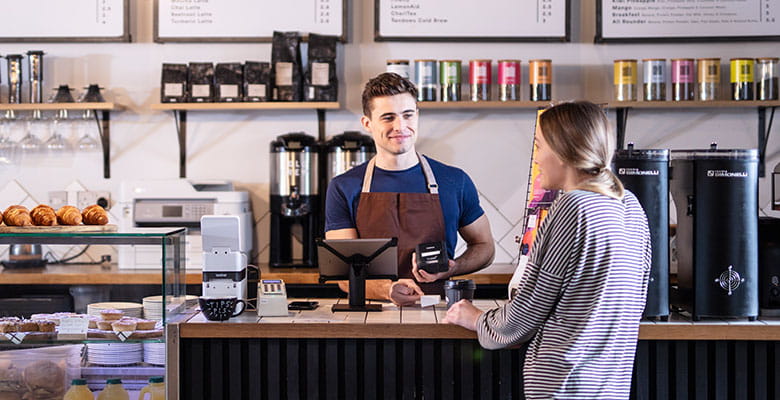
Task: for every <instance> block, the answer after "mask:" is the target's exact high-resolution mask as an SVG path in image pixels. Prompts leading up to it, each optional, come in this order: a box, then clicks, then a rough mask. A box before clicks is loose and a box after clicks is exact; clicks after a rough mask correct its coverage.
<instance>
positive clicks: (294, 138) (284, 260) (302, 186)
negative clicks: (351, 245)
mask: <svg viewBox="0 0 780 400" xmlns="http://www.w3.org/2000/svg"><path fill="white" fill-rule="evenodd" d="M318 151H319V146H318V145H317V140H316V139H315V138H314V137H312V136H309V135H306V134H305V133H303V132H296V133H289V134H286V135H281V136H279V137H277V138H276V140H274V141H273V142H271V157H270V160H271V169H270V170H271V188H270V192H271V198H270V203H271V235H270V236H271V246H270V255H269V265H270V266H271V267H315V266H316V265H317V245H316V243H315V238H316V236H317V235H318V232H319V223H318V218H319V211H320V210H319V208H320V198H319V192H318V187H319V185H318V184H317V180H318V176H319V175H318V164H317V163H318V160H319V158H318ZM294 243H295V244H296V245H297V243H300V246H301V251H300V256H298V254H297V252H295V251H293V247H294Z"/></svg>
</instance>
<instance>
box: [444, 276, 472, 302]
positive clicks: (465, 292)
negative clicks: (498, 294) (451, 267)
mask: <svg viewBox="0 0 780 400" xmlns="http://www.w3.org/2000/svg"><path fill="white" fill-rule="evenodd" d="M476 288H477V285H476V284H475V283H474V281H472V280H471V279H453V280H449V281H447V282H444V297H445V298H446V299H447V308H450V307H452V305H453V304H455V303H457V302H458V301H460V300H461V299H466V300H474V290H475V289H476Z"/></svg>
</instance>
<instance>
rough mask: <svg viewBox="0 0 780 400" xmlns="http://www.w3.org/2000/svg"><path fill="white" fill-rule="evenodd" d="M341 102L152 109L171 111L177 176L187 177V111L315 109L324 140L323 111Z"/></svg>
mask: <svg viewBox="0 0 780 400" xmlns="http://www.w3.org/2000/svg"><path fill="white" fill-rule="evenodd" d="M339 108H341V104H339V102H337V101H332V102H257V103H157V104H152V110H162V111H172V112H173V118H174V121H175V123H176V133H177V135H178V138H179V177H181V178H186V177H187V112H188V111H267V110H316V111H317V122H318V137H319V140H325V111H326V110H337V109H339Z"/></svg>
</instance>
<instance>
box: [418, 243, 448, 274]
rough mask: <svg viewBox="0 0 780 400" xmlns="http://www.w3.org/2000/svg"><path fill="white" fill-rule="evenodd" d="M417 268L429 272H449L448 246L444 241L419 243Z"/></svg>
mask: <svg viewBox="0 0 780 400" xmlns="http://www.w3.org/2000/svg"><path fill="white" fill-rule="evenodd" d="M416 253H417V268H419V269H421V270H423V271H425V272H427V273H429V274H438V273H439V272H447V271H448V270H449V268H450V264H449V258H448V257H447V247H446V246H445V244H444V242H443V241H442V242H430V243H422V244H418V245H417V249H416Z"/></svg>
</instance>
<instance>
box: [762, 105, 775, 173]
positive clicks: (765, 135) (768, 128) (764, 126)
mask: <svg viewBox="0 0 780 400" xmlns="http://www.w3.org/2000/svg"><path fill="white" fill-rule="evenodd" d="M767 108H771V109H772V114H771V115H770V116H769V126H767V123H766V109H767ZM775 108H777V107H774V106H773V107H758V176H759V177H760V178H763V177H764V176H765V175H766V165H765V163H766V145H767V142H768V141H769V133H770V131H771V130H772V122H773V121H774V119H775Z"/></svg>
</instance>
